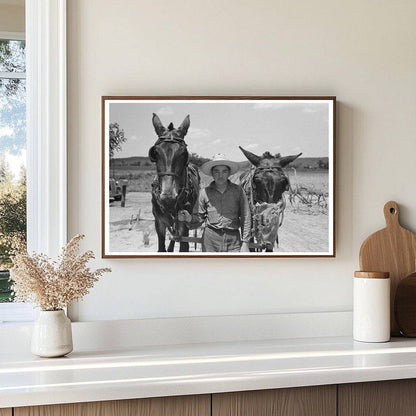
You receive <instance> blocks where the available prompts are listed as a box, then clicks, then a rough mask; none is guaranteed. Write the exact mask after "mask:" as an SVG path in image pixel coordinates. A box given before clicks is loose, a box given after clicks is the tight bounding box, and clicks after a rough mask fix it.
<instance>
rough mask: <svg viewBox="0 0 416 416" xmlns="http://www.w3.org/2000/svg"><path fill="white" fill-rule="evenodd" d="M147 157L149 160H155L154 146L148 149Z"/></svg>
mask: <svg viewBox="0 0 416 416" xmlns="http://www.w3.org/2000/svg"><path fill="white" fill-rule="evenodd" d="M149 159H150V161H151V162H156V149H155V147H154V146H152V147H151V148H150V149H149Z"/></svg>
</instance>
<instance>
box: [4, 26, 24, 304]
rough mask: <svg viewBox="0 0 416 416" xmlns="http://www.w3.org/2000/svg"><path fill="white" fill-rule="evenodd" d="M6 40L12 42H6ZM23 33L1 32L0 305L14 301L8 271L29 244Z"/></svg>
mask: <svg viewBox="0 0 416 416" xmlns="http://www.w3.org/2000/svg"><path fill="white" fill-rule="evenodd" d="M6 37H7V38H8V39H6ZM22 38H23V35H22V34H14V35H13V34H5V35H2V34H1V33H0V302H2V303H4V302H10V301H12V293H11V290H10V282H9V272H8V268H9V267H10V266H11V263H10V253H11V251H12V248H13V246H16V244H19V243H20V244H26V53H25V41H24V40H23V39H22Z"/></svg>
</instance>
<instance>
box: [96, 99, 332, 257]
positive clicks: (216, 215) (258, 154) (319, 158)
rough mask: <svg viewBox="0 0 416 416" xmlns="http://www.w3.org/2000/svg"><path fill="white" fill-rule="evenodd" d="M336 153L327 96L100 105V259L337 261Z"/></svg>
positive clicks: (123, 101) (131, 101)
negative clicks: (216, 170) (218, 172)
mask: <svg viewBox="0 0 416 416" xmlns="http://www.w3.org/2000/svg"><path fill="white" fill-rule="evenodd" d="M188 116H189V117H188ZM335 147H336V98H335V97H332V96H306V97H296V96H290V97H278V96H274V97H272V96H260V97H258V96H233V97H228V96H227V97H223V96H190V97H185V96H178V97H168V96H158V97H153V96H103V97H102V257H103V258H142V257H156V258H167V257H168V258H174V257H204V258H205V257H207V258H209V257H217V258H218V257H261V258H268V257H273V258H275V257H335V170H336V151H335ZM218 153H220V154H222V156H218V155H216V154H218ZM213 155H216V156H215V158H214V162H213V163H211V162H210V163H207V162H209V161H210V160H212V158H213ZM221 158H223V159H224V158H225V162H224V164H223V165H221V163H220V162H221V160H223V159H221ZM218 161H219V162H218ZM212 166H214V167H215V166H227V169H228V168H229V167H230V166H232V167H233V171H229V170H228V174H230V173H234V171H235V170H236V171H237V172H236V173H235V174H233V175H231V176H230V177H229V180H230V182H228V181H226V183H227V184H228V185H224V186H225V191H224V190H223V189H219V188H221V187H222V185H220V182H218V181H221V179H218V178H217V179H215V178H213V177H211V175H212V174H213V171H212V170H211V167H212ZM207 169H209V170H207ZM204 172H205V173H204ZM209 173H211V175H209ZM198 176H199V179H198ZM226 176H227V175H226ZM225 180H226V178H225ZM231 190H232V191H233V192H234V194H231ZM241 191H244V192H241ZM241 195H243V196H241ZM152 199H153V202H152ZM219 201H220V202H219ZM236 201H238V202H236ZM247 207H248V208H247ZM247 210H249V212H250V215H249V216H250V226H248V224H249V222H248V220H247V218H248V214H247ZM185 211H186V212H185ZM244 224H245V225H244ZM156 228H158V230H156ZM163 228H165V234H164V236H163V232H162V231H163ZM239 236H240V237H239ZM241 240H243V241H242V242H241ZM246 242H247V243H248V247H249V249H250V251H244V250H246V249H247V244H244V243H246ZM211 243H212V244H211ZM241 246H242V247H243V251H239V250H240V247H241ZM172 247H173V251H166V252H163V251H162V250H163V248H165V249H166V250H169V249H170V248H172ZM187 247H189V248H188V249H189V251H183V250H186V249H187ZM179 250H182V251H179ZM212 250H219V251H212Z"/></svg>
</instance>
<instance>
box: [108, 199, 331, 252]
mask: <svg viewBox="0 0 416 416" xmlns="http://www.w3.org/2000/svg"><path fill="white" fill-rule="evenodd" d="M137 217H139V220H137ZM328 224H329V223H328V215H326V214H324V213H319V212H314V213H310V212H309V213H307V212H305V211H304V210H295V209H294V208H292V207H291V206H290V205H289V204H288V206H287V208H286V210H285V217H284V221H283V225H282V227H281V228H280V229H279V247H278V248H276V247H275V250H274V251H276V252H281V253H285V252H286V253H287V252H326V251H328ZM199 233H200V231H199ZM167 234H168V235H167V240H166V241H167V244H168V242H169V241H168V240H169V233H167ZM146 236H147V237H146ZM146 238H148V240H149V243H148V245H146V243H145V240H146ZM177 246H178V244H176V247H175V251H176V250H178V248H177ZM191 250H192V251H195V249H194V247H193V245H192V247H191ZM110 251H111V252H123V253H126V254H128V253H137V252H139V253H154V252H156V251H157V235H156V231H155V228H154V219H153V214H152V209H151V195H150V192H129V193H128V194H127V198H126V206H125V207H124V208H121V206H120V202H114V203H112V204H110ZM196 251H200V247H199V246H198V247H197V250H196Z"/></svg>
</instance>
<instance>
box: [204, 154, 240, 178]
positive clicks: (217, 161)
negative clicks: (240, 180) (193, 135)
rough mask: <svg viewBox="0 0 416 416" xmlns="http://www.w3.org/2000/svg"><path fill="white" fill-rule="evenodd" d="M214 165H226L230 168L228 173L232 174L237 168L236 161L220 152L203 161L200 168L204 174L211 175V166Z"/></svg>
mask: <svg viewBox="0 0 416 416" xmlns="http://www.w3.org/2000/svg"><path fill="white" fill-rule="evenodd" d="M214 166H228V167H229V168H230V175H234V173H236V172H237V171H238V170H239V166H238V163H237V162H232V161H231V160H228V159H227V158H226V157H225V156H224V155H223V154H222V153H217V154H216V155H214V156H213V157H212V160H210V161H209V162H206V163H204V164H203V165H202V166H201V167H200V169H201V170H202V172H204V173H205V175H209V176H212V168H213V167H214Z"/></svg>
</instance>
